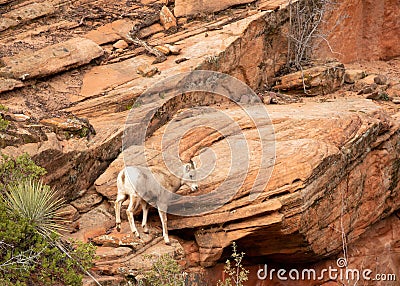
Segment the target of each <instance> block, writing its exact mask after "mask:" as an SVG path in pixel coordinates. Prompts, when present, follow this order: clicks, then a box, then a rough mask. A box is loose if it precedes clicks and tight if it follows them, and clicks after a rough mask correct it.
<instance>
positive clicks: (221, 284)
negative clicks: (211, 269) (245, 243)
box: [217, 242, 249, 286]
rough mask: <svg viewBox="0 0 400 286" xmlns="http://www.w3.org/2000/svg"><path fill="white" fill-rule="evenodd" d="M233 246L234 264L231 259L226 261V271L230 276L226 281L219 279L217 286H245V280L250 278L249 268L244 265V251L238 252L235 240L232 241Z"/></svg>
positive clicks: (232, 256)
mask: <svg viewBox="0 0 400 286" xmlns="http://www.w3.org/2000/svg"><path fill="white" fill-rule="evenodd" d="M232 248H233V252H232V255H231V258H232V259H233V261H234V265H232V263H231V261H230V260H229V259H228V260H227V261H226V262H225V267H224V272H225V274H226V275H227V276H228V277H227V278H226V279H225V280H224V281H218V284H217V286H233V285H234V286H243V282H244V281H247V280H248V279H249V278H248V276H249V270H247V269H245V268H244V267H243V265H242V260H243V256H244V252H241V253H238V252H237V245H236V243H235V242H233V243H232Z"/></svg>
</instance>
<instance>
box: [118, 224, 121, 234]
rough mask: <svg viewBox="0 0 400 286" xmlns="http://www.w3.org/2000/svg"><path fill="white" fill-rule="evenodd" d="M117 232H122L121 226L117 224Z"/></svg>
mask: <svg viewBox="0 0 400 286" xmlns="http://www.w3.org/2000/svg"><path fill="white" fill-rule="evenodd" d="M117 231H118V232H120V231H121V224H119V223H118V224H117Z"/></svg>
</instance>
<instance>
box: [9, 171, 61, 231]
mask: <svg viewBox="0 0 400 286" xmlns="http://www.w3.org/2000/svg"><path fill="white" fill-rule="evenodd" d="M5 202H6V204H7V209H8V211H9V212H11V213H13V214H15V215H17V216H19V217H20V218H21V219H24V220H26V221H27V222H28V223H29V224H31V225H33V226H34V227H35V228H36V229H37V231H38V232H39V233H40V234H41V235H43V236H45V237H47V238H50V237H51V235H52V233H58V231H60V230H64V229H65V228H64V227H63V225H62V224H61V223H62V222H63V219H62V217H61V216H60V215H61V214H60V213H57V210H59V209H60V208H61V207H62V206H63V205H64V199H63V198H62V197H61V196H60V194H59V193H58V192H57V191H56V190H55V189H52V188H50V187H49V186H47V185H45V184H43V182H42V181H38V180H32V179H29V180H23V181H21V182H19V183H16V184H13V185H11V186H9V188H8V191H7V192H6V193H5Z"/></svg>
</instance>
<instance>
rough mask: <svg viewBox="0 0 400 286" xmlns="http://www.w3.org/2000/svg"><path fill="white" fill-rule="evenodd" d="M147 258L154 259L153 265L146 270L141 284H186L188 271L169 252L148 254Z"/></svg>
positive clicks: (162, 285)
mask: <svg viewBox="0 0 400 286" xmlns="http://www.w3.org/2000/svg"><path fill="white" fill-rule="evenodd" d="M145 258H146V259H149V260H151V261H152V267H151V269H150V270H149V271H146V272H144V273H143V274H142V275H141V276H142V277H143V279H141V280H140V281H139V285H141V286H144V285H146V286H147V285H151V286H184V285H185V276H186V273H185V272H183V270H182V268H181V267H180V265H179V264H178V263H177V262H176V261H175V260H174V259H173V257H171V255H169V254H163V255H147V256H145Z"/></svg>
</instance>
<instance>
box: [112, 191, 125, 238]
mask: <svg viewBox="0 0 400 286" xmlns="http://www.w3.org/2000/svg"><path fill="white" fill-rule="evenodd" d="M125 198H126V195H124V194H118V195H117V200H116V201H115V204H114V209H115V224H116V227H117V231H118V232H119V231H121V206H122V202H123V201H124V200H125Z"/></svg>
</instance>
